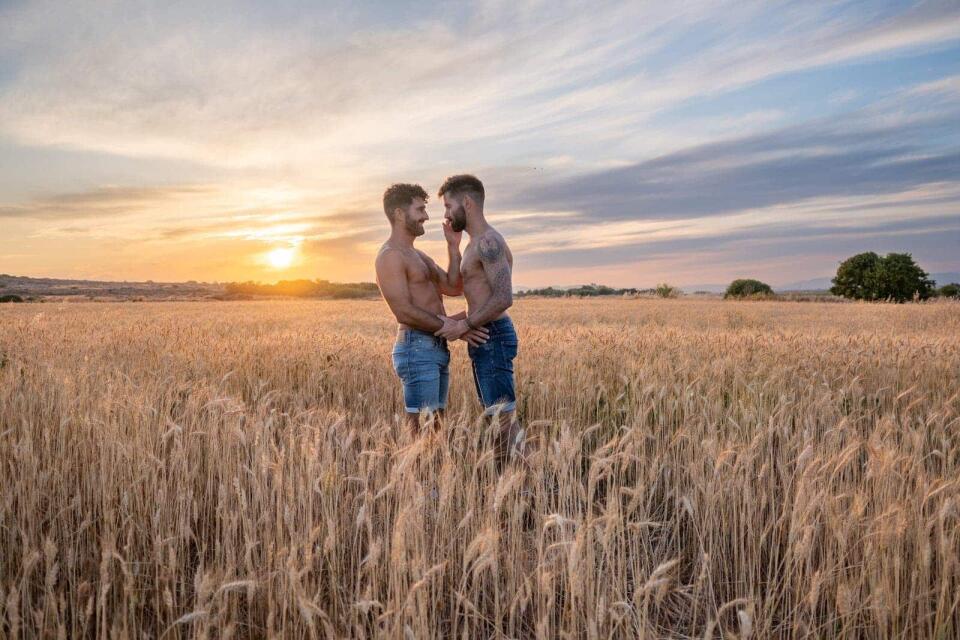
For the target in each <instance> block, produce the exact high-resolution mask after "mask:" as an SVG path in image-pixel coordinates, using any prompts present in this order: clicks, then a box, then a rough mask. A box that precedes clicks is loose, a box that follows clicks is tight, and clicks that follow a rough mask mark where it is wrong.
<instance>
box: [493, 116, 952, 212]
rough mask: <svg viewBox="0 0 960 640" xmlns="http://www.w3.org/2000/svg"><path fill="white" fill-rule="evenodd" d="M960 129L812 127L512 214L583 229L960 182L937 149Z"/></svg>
mask: <svg viewBox="0 0 960 640" xmlns="http://www.w3.org/2000/svg"><path fill="white" fill-rule="evenodd" d="M958 127H960V112H953V113H947V114H941V115H939V116H937V117H935V118H931V119H926V120H921V121H915V122H911V123H902V124H896V125H892V126H886V125H882V126H874V125H872V124H871V123H869V122H865V121H862V120H861V121H857V120H856V119H854V118H848V119H846V120H844V121H841V122H836V121H831V122H829V123H825V122H820V123H812V124H804V125H800V126H793V127H789V128H785V129H781V130H779V131H776V132H772V133H767V134H762V135H754V136H747V137H743V138H738V139H734V140H729V141H724V142H718V143H712V144H707V145H702V146H699V147H694V148H692V149H685V150H682V151H678V152H675V153H671V154H667V155H664V156H661V157H658V158H654V159H651V160H647V161H644V162H639V163H635V164H632V165H629V166H625V167H618V168H613V169H607V170H603V171H595V172H591V173H587V174H584V175H575V176H569V177H563V178H561V179H559V180H555V181H552V182H545V183H542V184H539V185H537V186H533V187H528V188H525V189H516V193H515V195H513V197H509V196H508V199H507V206H508V207H515V208H519V209H544V210H547V211H558V210H560V211H562V210H566V211H574V212H577V213H578V214H579V217H577V218H575V219H573V220H572V223H573V224H587V223H589V224H596V223H598V222H602V221H616V220H664V219H682V218H688V217H703V216H711V215H719V214H724V213H730V212H736V211H744V210H751V209H756V208H761V207H768V206H772V205H777V204H787V203H792V202H798V201H803V200H807V199H811V198H818V197H826V196H832V197H844V196H854V195H862V194H885V193H898V192H902V191H905V190H909V189H912V188H915V187H917V186H920V185H925V184H931V183H936V182H955V181H958V180H960V145H957V146H954V147H948V148H937V147H930V148H928V147H929V146H930V145H929V143H928V140H930V139H931V137H933V136H936V135H937V133H938V132H941V131H944V130H950V129H954V128H958ZM954 130H955V129H954Z"/></svg>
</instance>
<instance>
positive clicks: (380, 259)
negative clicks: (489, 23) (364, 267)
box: [375, 242, 403, 268]
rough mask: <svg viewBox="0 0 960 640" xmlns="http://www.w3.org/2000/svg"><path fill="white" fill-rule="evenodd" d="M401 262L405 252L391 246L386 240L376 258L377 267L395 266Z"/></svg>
mask: <svg viewBox="0 0 960 640" xmlns="http://www.w3.org/2000/svg"><path fill="white" fill-rule="evenodd" d="M401 262H403V252H402V251H400V250H399V249H397V248H396V247H391V246H390V245H389V244H388V243H386V242H384V243H383V245H382V246H381V247H380V250H379V251H377V258H376V260H375V264H376V266H377V268H380V267H381V266H395V265H397V264H399V263H401Z"/></svg>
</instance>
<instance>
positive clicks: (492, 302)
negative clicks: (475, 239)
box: [469, 236, 513, 326]
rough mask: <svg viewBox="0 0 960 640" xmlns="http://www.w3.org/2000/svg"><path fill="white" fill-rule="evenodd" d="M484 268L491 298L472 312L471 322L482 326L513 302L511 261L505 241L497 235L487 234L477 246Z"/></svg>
mask: <svg viewBox="0 0 960 640" xmlns="http://www.w3.org/2000/svg"><path fill="white" fill-rule="evenodd" d="M477 253H479V254H480V261H481V262H482V263H483V270H484V272H485V273H486V276H487V282H489V283H490V290H491V295H490V298H489V299H488V300H487V301H486V302H485V303H484V304H482V305H481V306H480V308H479V309H477V310H476V311H474V312H473V313H471V314H470V317H469V321H470V323H471V324H473V325H476V326H480V325H484V324H486V323H487V322H490V321H491V320H493V319H495V318H496V317H497V316H498V315H500V314H501V313H503V312H504V311H505V310H506V309H508V308H509V307H510V305H511V304H513V292H512V284H511V280H512V278H511V269H510V262H509V261H508V260H507V254H506V251H504V244H503V241H502V240H501V239H500V238H498V237H497V236H487V237H485V238H482V239H481V240H480V244H479V246H478V247H477Z"/></svg>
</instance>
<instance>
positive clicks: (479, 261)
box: [435, 175, 523, 466]
mask: <svg viewBox="0 0 960 640" xmlns="http://www.w3.org/2000/svg"><path fill="white" fill-rule="evenodd" d="M439 197H440V198H441V199H442V201H443V206H444V223H445V225H448V226H449V228H450V230H451V232H453V233H458V232H461V231H463V230H466V232H467V235H469V236H470V242H469V243H468V244H467V248H466V249H465V250H464V252H463V261H462V262H461V263H460V264H459V268H460V274H461V275H462V278H463V281H462V288H463V293H464V295H465V296H466V298H467V311H468V314H467V316H466V317H465V318H462V319H459V320H456V322H455V323H454V324H452V326H451V325H447V324H445V325H444V326H443V327H441V328H440V329H438V330H437V331H436V334H435V335H437V336H440V337H444V338H446V339H448V340H455V339H457V338H459V337H460V336H462V335H466V334H468V333H469V332H470V331H476V330H478V329H485V330H486V331H487V332H488V334H489V339H488V340H487V341H486V342H484V343H483V344H479V345H474V344H471V345H470V346H469V347H468V349H467V351H468V353H469V354H470V361H471V363H472V365H473V380H474V383H475V385H476V388H477V395H478V396H479V397H480V402H481V403H482V404H483V407H484V413H485V414H487V415H490V416H494V415H499V418H498V427H499V428H498V433H497V445H496V450H497V459H498V462H499V464H500V465H501V466H502V465H503V463H504V462H505V461H506V460H507V459H508V457H511V455H512V454H513V453H514V451H516V450H519V449H520V448H521V446H522V443H521V440H522V437H523V435H522V431H521V429H520V425H519V423H518V422H517V420H516V418H515V413H516V406H517V394H516V389H515V386H514V379H513V359H514V358H515V357H516V355H517V346H518V341H517V333H516V331H515V330H514V328H513V321H512V320H510V316H508V315H507V309H509V308H510V306H511V305H512V304H513V284H512V276H511V272H512V269H513V254H512V253H510V248H509V247H508V246H507V243H506V241H505V240H504V239H503V236H501V235H500V234H499V233H498V232H497V230H496V229H494V228H493V227H491V226H490V224H489V223H488V222H487V220H486V218H485V217H484V215H483V200H484V190H483V183H482V182H480V180H478V179H477V178H476V177H474V176H471V175H458V176H452V177H450V178H447V180H446V182H444V183H443V185H442V186H441V187H440V192H439ZM446 228H447V227H446V226H445V227H444V230H446ZM450 268H451V269H453V268H454V267H453V263H452V262H451V267H450Z"/></svg>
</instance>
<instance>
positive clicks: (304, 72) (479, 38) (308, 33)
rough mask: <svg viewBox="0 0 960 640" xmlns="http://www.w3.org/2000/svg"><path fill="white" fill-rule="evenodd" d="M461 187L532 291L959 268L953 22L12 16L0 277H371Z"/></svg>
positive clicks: (616, 12) (427, 240)
mask: <svg viewBox="0 0 960 640" xmlns="http://www.w3.org/2000/svg"><path fill="white" fill-rule="evenodd" d="M457 173H473V174H475V175H477V176H478V177H480V178H481V180H483V182H484V184H485V186H486V191H487V199H486V207H485V208H486V214H487V218H488V220H489V221H490V222H491V224H493V225H494V226H495V227H496V228H497V229H498V230H499V231H500V232H501V233H503V235H504V236H505V237H506V239H507V241H508V243H509V244H510V246H511V249H512V250H513V253H514V256H515V265H514V284H515V285H522V286H542V285H548V284H554V285H570V284H579V283H589V282H597V283H604V284H609V285H615V286H652V285H653V284H655V283H658V282H670V283H672V284H675V285H690V284H693V283H724V282H729V281H730V280H731V279H733V278H737V277H755V278H759V279H761V280H764V281H767V282H770V283H771V284H774V285H777V284H782V283H788V282H794V281H798V280H803V279H807V278H815V277H822V276H829V275H831V274H833V273H834V272H835V270H836V265H837V263H838V262H839V261H840V260H842V259H843V258H845V257H847V256H849V255H852V254H855V253H859V252H862V251H877V252H879V253H886V252H889V251H898V252H909V253H911V254H912V255H913V256H914V258H915V259H916V260H917V261H918V263H919V264H920V265H921V266H922V267H923V268H925V269H926V270H927V271H929V272H944V271H960V3H958V2H956V0H947V1H933V2H921V3H906V2H880V1H877V2H862V1H856V2H829V3H823V2H817V1H815V0H805V1H803V2H786V3H783V2H770V1H767V0H764V1H762V2H753V1H750V0H737V1H736V2H718V1H711V2H698V1H696V0H692V1H689V2H681V3H663V2H639V1H637V2H608V1H606V0H595V1H594V2H590V3H584V2H579V1H576V2H568V1H566V0H550V1H549V2H547V1H534V0H509V1H507V0H480V1H475V2H463V3H448V2H427V1H420V0H410V1H396V0H391V1H380V2H356V1H353V2H338V1H335V0H333V1H327V2H323V3H316V2H307V1H301V2H282V1H279V2H278V1H271V2H249V1H248V2H224V3H220V2H203V3H197V2H163V3H141V2H90V1H84V0H79V1H76V2H44V1H42V0H36V1H30V2H20V1H17V0H13V1H11V0H0V272H3V273H8V274H14V275H26V276H35V277H63V278H89V279H107V280H147V279H150V280H155V281H184V280H199V281H235V280H259V281H263V282H274V281H277V280H280V279H293V278H311V279H313V278H321V279H327V280H333V281H370V280H372V279H373V258H374V256H375V254H376V251H377V249H378V247H379V246H380V244H381V243H382V242H383V241H384V240H385V239H386V237H387V236H388V235H389V226H388V223H387V220H386V218H385V216H384V214H383V208H382V200H381V199H382V194H383V191H384V189H385V188H386V187H387V186H388V185H390V184H392V183H394V182H413V183H419V184H421V185H423V187H424V188H425V189H426V190H427V192H428V193H430V194H431V199H430V201H429V203H428V213H429V215H430V217H431V219H430V221H428V222H427V224H426V229H427V232H426V235H425V236H423V237H422V238H420V239H419V240H418V246H420V247H421V248H423V249H424V250H425V251H427V252H428V253H431V254H432V255H434V256H436V257H437V258H443V257H444V256H445V253H446V252H445V249H444V244H443V234H442V231H441V228H440V220H441V219H442V215H443V210H442V206H441V205H440V204H439V203H438V200H437V198H436V197H435V196H434V195H433V194H435V193H436V191H437V188H438V187H439V185H440V184H441V183H442V181H443V179H444V178H445V177H446V176H448V175H452V174H457ZM465 241H466V239H465ZM441 262H443V260H441Z"/></svg>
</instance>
